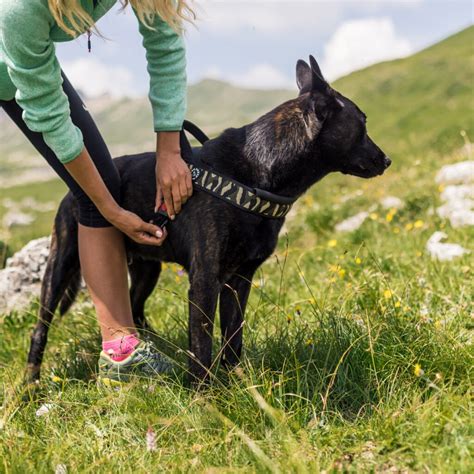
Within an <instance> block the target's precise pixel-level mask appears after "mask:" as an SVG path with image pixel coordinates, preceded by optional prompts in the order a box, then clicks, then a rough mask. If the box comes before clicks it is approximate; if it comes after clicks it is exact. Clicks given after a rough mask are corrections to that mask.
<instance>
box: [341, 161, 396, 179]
mask: <svg viewBox="0 0 474 474" xmlns="http://www.w3.org/2000/svg"><path fill="white" fill-rule="evenodd" d="M390 164H391V160H390V159H389V158H388V157H385V158H384V160H383V162H381V163H380V164H379V163H377V165H376V166H374V164H372V163H371V164H370V166H366V165H364V164H361V163H357V164H353V165H352V166H349V167H347V168H346V169H344V170H343V171H342V173H343V174H350V175H352V176H357V177H359V178H374V177H375V176H382V175H383V174H384V172H385V170H386V169H387V168H388V167H389V166H390Z"/></svg>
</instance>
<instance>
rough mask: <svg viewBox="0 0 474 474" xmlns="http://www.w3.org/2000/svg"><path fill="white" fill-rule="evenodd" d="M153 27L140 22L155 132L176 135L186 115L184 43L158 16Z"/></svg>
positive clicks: (180, 36)
mask: <svg viewBox="0 0 474 474" xmlns="http://www.w3.org/2000/svg"><path fill="white" fill-rule="evenodd" d="M152 27H153V29H149V28H147V27H146V26H145V25H143V24H142V23H141V22H140V20H139V30H140V33H141V35H142V36H143V46H144V47H145V51H146V59H147V63H148V66H147V69H148V73H149V75H150V91H149V98H150V102H151V106H152V110H153V123H154V129H155V131H156V132H160V131H178V130H181V128H182V126H183V121H184V116H185V113H186V52H185V46H184V40H183V37H182V35H180V34H178V33H177V32H175V31H174V30H173V29H172V28H171V27H170V26H169V25H168V24H167V23H166V22H165V21H163V20H162V19H161V18H160V17H159V16H158V15H157V16H156V18H155V20H154V23H153V25H152Z"/></svg>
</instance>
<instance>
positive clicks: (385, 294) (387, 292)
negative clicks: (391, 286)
mask: <svg viewBox="0 0 474 474" xmlns="http://www.w3.org/2000/svg"><path fill="white" fill-rule="evenodd" d="M383 297H384V298H385V299H386V300H389V299H390V298H392V297H393V293H392V290H385V291H384V292H383Z"/></svg>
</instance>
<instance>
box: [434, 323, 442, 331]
mask: <svg viewBox="0 0 474 474" xmlns="http://www.w3.org/2000/svg"><path fill="white" fill-rule="evenodd" d="M434 327H435V328H436V329H441V328H442V327H443V323H442V322H441V321H435V323H434Z"/></svg>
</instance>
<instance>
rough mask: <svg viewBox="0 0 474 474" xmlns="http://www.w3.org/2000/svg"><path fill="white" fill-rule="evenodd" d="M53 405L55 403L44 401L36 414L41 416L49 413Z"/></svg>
mask: <svg viewBox="0 0 474 474" xmlns="http://www.w3.org/2000/svg"><path fill="white" fill-rule="evenodd" d="M53 407H54V405H53V404H52V403H44V404H43V405H41V406H40V407H39V408H38V409H37V410H36V416H37V417H40V416H44V415H47V414H48V413H49V412H50V411H51V410H52V408H53Z"/></svg>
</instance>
